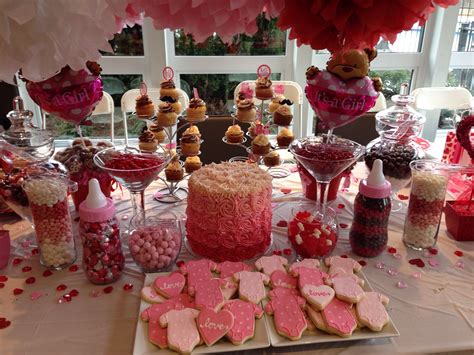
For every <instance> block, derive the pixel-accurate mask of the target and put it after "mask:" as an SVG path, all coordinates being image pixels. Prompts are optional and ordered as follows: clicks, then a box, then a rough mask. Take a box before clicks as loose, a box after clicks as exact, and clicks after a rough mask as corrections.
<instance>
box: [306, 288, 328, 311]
mask: <svg viewBox="0 0 474 355" xmlns="http://www.w3.org/2000/svg"><path fill="white" fill-rule="evenodd" d="M334 294H335V293H334V289H333V288H331V287H329V286H326V285H319V286H315V285H304V286H303V289H302V290H301V295H302V296H303V297H304V298H305V299H306V300H307V301H308V302H309V303H310V304H311V305H313V306H314V307H316V308H317V309H318V310H323V309H324V308H325V307H326V306H327V305H328V304H329V302H331V301H332V299H333V298H334Z"/></svg>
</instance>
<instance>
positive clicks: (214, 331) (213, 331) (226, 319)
mask: <svg viewBox="0 0 474 355" xmlns="http://www.w3.org/2000/svg"><path fill="white" fill-rule="evenodd" d="M196 322H197V326H198V330H199V333H200V334H201V337H202V339H203V340H204V342H205V343H206V345H207V346H211V345H213V344H215V343H216V342H217V341H218V340H219V339H221V338H222V337H223V336H224V335H226V334H227V332H228V331H229V330H230V329H231V328H232V326H233V325H234V316H233V314H232V313H231V312H229V311H227V310H225V309H223V310H221V311H219V312H216V311H214V310H212V309H209V308H205V309H203V310H202V311H201V312H200V313H199V315H198V316H197V319H196Z"/></svg>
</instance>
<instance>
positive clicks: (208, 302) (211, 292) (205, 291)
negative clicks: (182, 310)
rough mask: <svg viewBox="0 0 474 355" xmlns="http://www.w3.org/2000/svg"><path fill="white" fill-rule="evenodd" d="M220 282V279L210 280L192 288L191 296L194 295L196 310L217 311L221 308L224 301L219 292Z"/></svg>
mask: <svg viewBox="0 0 474 355" xmlns="http://www.w3.org/2000/svg"><path fill="white" fill-rule="evenodd" d="M222 282H223V281H222V280H220V279H210V280H207V281H201V282H199V283H198V284H196V286H194V289H193V293H191V296H192V295H194V299H195V302H196V308H197V309H204V308H210V309H213V310H215V311H217V310H218V309H220V308H221V307H222V305H223V304H224V301H225V300H224V295H223V294H222V291H221V284H222ZM224 282H225V281H224Z"/></svg>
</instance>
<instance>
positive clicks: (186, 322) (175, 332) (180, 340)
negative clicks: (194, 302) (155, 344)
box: [160, 308, 201, 353]
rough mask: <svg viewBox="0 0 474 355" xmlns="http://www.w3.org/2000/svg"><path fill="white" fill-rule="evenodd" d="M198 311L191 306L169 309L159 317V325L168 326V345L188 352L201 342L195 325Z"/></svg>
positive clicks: (179, 350)
mask: <svg viewBox="0 0 474 355" xmlns="http://www.w3.org/2000/svg"><path fill="white" fill-rule="evenodd" d="M198 314H199V311H198V310H196V309H192V308H184V309H181V310H171V311H168V312H166V313H165V314H163V315H162V316H161V317H160V325H161V327H163V328H166V327H167V328H168V329H167V331H166V334H167V337H168V346H169V348H170V349H173V350H174V351H177V352H180V353H190V352H191V351H193V349H194V348H195V347H196V345H199V344H200V343H201V337H200V335H199V331H198V329H197V325H196V317H197V316H198Z"/></svg>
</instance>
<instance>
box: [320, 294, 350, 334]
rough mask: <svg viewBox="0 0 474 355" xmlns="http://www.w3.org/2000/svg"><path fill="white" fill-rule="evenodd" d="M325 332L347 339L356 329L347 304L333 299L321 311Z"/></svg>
mask: <svg viewBox="0 0 474 355" xmlns="http://www.w3.org/2000/svg"><path fill="white" fill-rule="evenodd" d="M322 314H323V318H324V321H325V323H326V327H327V331H328V332H330V333H332V334H337V335H339V336H341V337H349V336H351V335H352V332H353V331H354V330H355V329H356V327H357V321H356V319H355V317H354V315H353V313H352V312H351V305H350V304H349V303H346V302H343V301H341V300H338V299H337V298H333V300H332V301H331V302H330V303H329V304H328V305H327V306H326V308H324V309H323V311H322Z"/></svg>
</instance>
